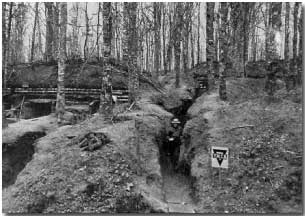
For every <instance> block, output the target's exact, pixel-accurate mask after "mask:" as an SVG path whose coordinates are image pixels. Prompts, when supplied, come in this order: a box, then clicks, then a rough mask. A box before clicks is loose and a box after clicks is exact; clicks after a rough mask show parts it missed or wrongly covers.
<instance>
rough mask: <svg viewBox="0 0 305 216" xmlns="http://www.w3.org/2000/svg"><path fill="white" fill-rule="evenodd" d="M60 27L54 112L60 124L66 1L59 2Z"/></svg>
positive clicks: (62, 96)
mask: <svg viewBox="0 0 305 216" xmlns="http://www.w3.org/2000/svg"><path fill="white" fill-rule="evenodd" d="M59 6H60V29H59V42H58V44H59V50H58V54H59V56H58V57H59V58H58V80H57V100H56V113H57V123H58V124H61V123H62V121H63V116H64V113H65V83H64V78H65V68H66V65H65V60H66V55H65V54H66V42H65V41H66V34H67V3H60V5H59Z"/></svg>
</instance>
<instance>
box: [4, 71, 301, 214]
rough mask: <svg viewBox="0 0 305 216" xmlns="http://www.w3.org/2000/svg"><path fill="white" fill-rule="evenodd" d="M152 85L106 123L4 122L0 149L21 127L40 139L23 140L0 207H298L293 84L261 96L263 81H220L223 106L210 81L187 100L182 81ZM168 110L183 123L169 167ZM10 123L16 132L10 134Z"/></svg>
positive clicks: (13, 141)
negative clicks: (216, 163)
mask: <svg viewBox="0 0 305 216" xmlns="http://www.w3.org/2000/svg"><path fill="white" fill-rule="evenodd" d="M182 77H183V76H182ZM162 82H163V83H164V85H165V86H164V92H165V94H162V93H160V92H157V91H155V90H154V89H150V90H148V89H146V90H145V91H144V90H143V91H141V92H139V95H138V102H137V103H136V104H135V105H134V106H133V107H132V109H130V110H129V111H127V110H126V107H121V108H116V112H117V113H116V114H117V115H116V118H114V119H113V122H110V121H109V120H107V121H106V120H105V119H104V118H103V116H101V115H95V116H92V117H90V118H88V119H87V120H85V121H83V122H81V123H79V124H75V125H67V126H63V127H59V128H57V127H54V126H50V122H52V120H50V121H47V122H46V125H47V126H44V124H42V125H40V123H39V124H38V125H39V126H37V123H35V122H44V121H45V120H46V118H52V117H41V118H38V120H36V121H30V120H27V122H26V124H27V127H24V128H25V129H24V128H23V127H20V123H15V124H10V125H9V126H8V128H6V129H5V130H4V131H3V136H4V137H5V136H7V138H5V139H3V140H6V141H5V142H4V143H6V144H7V145H12V146H14V145H18V142H20V139H21V138H22V134H27V133H28V132H29V131H27V129H26V128H31V131H43V132H44V133H45V134H46V135H45V136H44V137H42V138H40V139H37V140H32V141H31V142H32V145H33V147H34V154H33V155H32V157H31V160H29V159H27V160H24V163H25V166H24V168H23V169H22V170H20V172H19V173H17V174H18V175H17V178H16V179H15V180H14V182H13V183H11V184H10V185H6V186H5V187H4V188H3V198H2V199H3V211H4V212H14V213H17V212H27V213H68V212H82V213H101V212H111V213H114V212H137V213H138V212H143V213H144V212H145V213H147V212H180V213H182V212H184V213H194V212H201V213H233V212H234V213H237V212H238V213H276V212H285V213H288V212H289V213H292V212H293V213H297V212H301V179H300V178H301V171H300V170H301V161H302V154H303V152H302V142H301V141H302V132H301V128H302V122H301V113H302V106H301V103H300V102H301V99H300V98H301V89H300V88H298V89H296V90H292V91H290V92H286V91H285V90H284V89H283V88H279V89H278V91H277V92H276V94H275V97H273V98H270V97H267V95H266V94H265V92H264V91H263V86H264V80H263V79H229V80H228V81H227V91H228V101H226V102H223V101H220V100H219V96H218V89H217V83H216V85H215V86H211V88H210V90H209V91H208V92H206V93H204V94H203V95H201V96H200V97H198V98H194V89H193V87H192V86H193V83H192V82H190V81H189V80H185V81H183V80H182V83H181V88H179V89H177V90H171V89H172V88H171V87H172V85H173V83H174V82H173V79H172V78H171V77H165V78H164V79H163V80H162ZM174 115H176V116H179V117H180V118H181V120H182V123H183V126H184V129H183V137H182V139H181V141H182V146H181V149H180V155H179V166H178V170H175V169H174V166H173V164H172V162H170V158H169V157H167V156H165V155H164V154H163V153H164V152H163V150H162V145H163V143H164V138H165V135H166V131H167V128H168V127H169V124H170V119H171V118H172V117H173V116H174ZM51 125H52V124H51ZM14 128H21V129H22V130H21V131H22V134H19V133H17V134H16V133H15V135H14V134H13V133H12V132H11V131H13V129H14ZM35 129H37V130H35ZM88 133H96V134H104V135H105V136H106V137H107V138H109V140H110V142H109V143H105V144H103V145H102V146H101V147H100V148H99V149H96V150H94V151H92V152H91V151H82V149H81V148H80V147H79V143H80V142H81V140H82V138H83V137H84V136H86V135H87V134H88ZM214 145H216V146H225V147H229V149H230V158H229V169H227V170H222V171H221V175H222V176H221V181H219V176H218V175H219V170H216V169H212V168H211V165H210V154H209V149H210V147H211V146H214ZM4 154H5V153H4ZM300 156H301V157H300ZM287 194H288V195H287Z"/></svg>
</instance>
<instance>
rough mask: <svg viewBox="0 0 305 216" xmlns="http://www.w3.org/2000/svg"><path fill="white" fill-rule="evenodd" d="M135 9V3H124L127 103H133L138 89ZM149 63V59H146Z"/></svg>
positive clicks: (136, 4)
mask: <svg viewBox="0 0 305 216" xmlns="http://www.w3.org/2000/svg"><path fill="white" fill-rule="evenodd" d="M137 7H138V3H136V2H128V3H127V2H124V29H125V44H124V47H125V52H124V53H125V54H124V56H125V57H124V59H125V61H127V65H128V90H129V103H132V102H133V101H135V99H136V98H135V94H136V91H137V90H138V88H139V76H138V71H137V51H138V32H137V27H136V25H137ZM147 52H148V50H147ZM147 58H148V57H147ZM147 61H149V59H147Z"/></svg>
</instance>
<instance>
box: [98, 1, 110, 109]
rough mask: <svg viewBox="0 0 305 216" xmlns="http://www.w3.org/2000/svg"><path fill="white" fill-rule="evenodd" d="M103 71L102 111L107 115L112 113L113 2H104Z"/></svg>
mask: <svg viewBox="0 0 305 216" xmlns="http://www.w3.org/2000/svg"><path fill="white" fill-rule="evenodd" d="M103 39H104V43H103V46H104V47H103V50H104V56H103V57H104V58H103V63H104V67H103V73H102V88H101V96H100V108H99V111H100V113H104V114H105V115H109V114H110V115H111V114H112V80H111V78H112V74H111V67H110V64H109V58H110V55H111V41H112V15H111V3H110V2H103ZM109 109H110V110H109Z"/></svg>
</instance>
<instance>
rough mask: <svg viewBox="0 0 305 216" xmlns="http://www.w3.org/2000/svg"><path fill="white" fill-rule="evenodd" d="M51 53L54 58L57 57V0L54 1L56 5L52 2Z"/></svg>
mask: <svg viewBox="0 0 305 216" xmlns="http://www.w3.org/2000/svg"><path fill="white" fill-rule="evenodd" d="M53 8H54V9H53V33H54V36H53V53H52V54H53V55H54V57H53V58H54V59H56V60H57V59H58V54H59V53H58V50H59V49H58V46H59V42H60V41H59V40H58V38H59V2H56V6H54V4H53Z"/></svg>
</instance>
